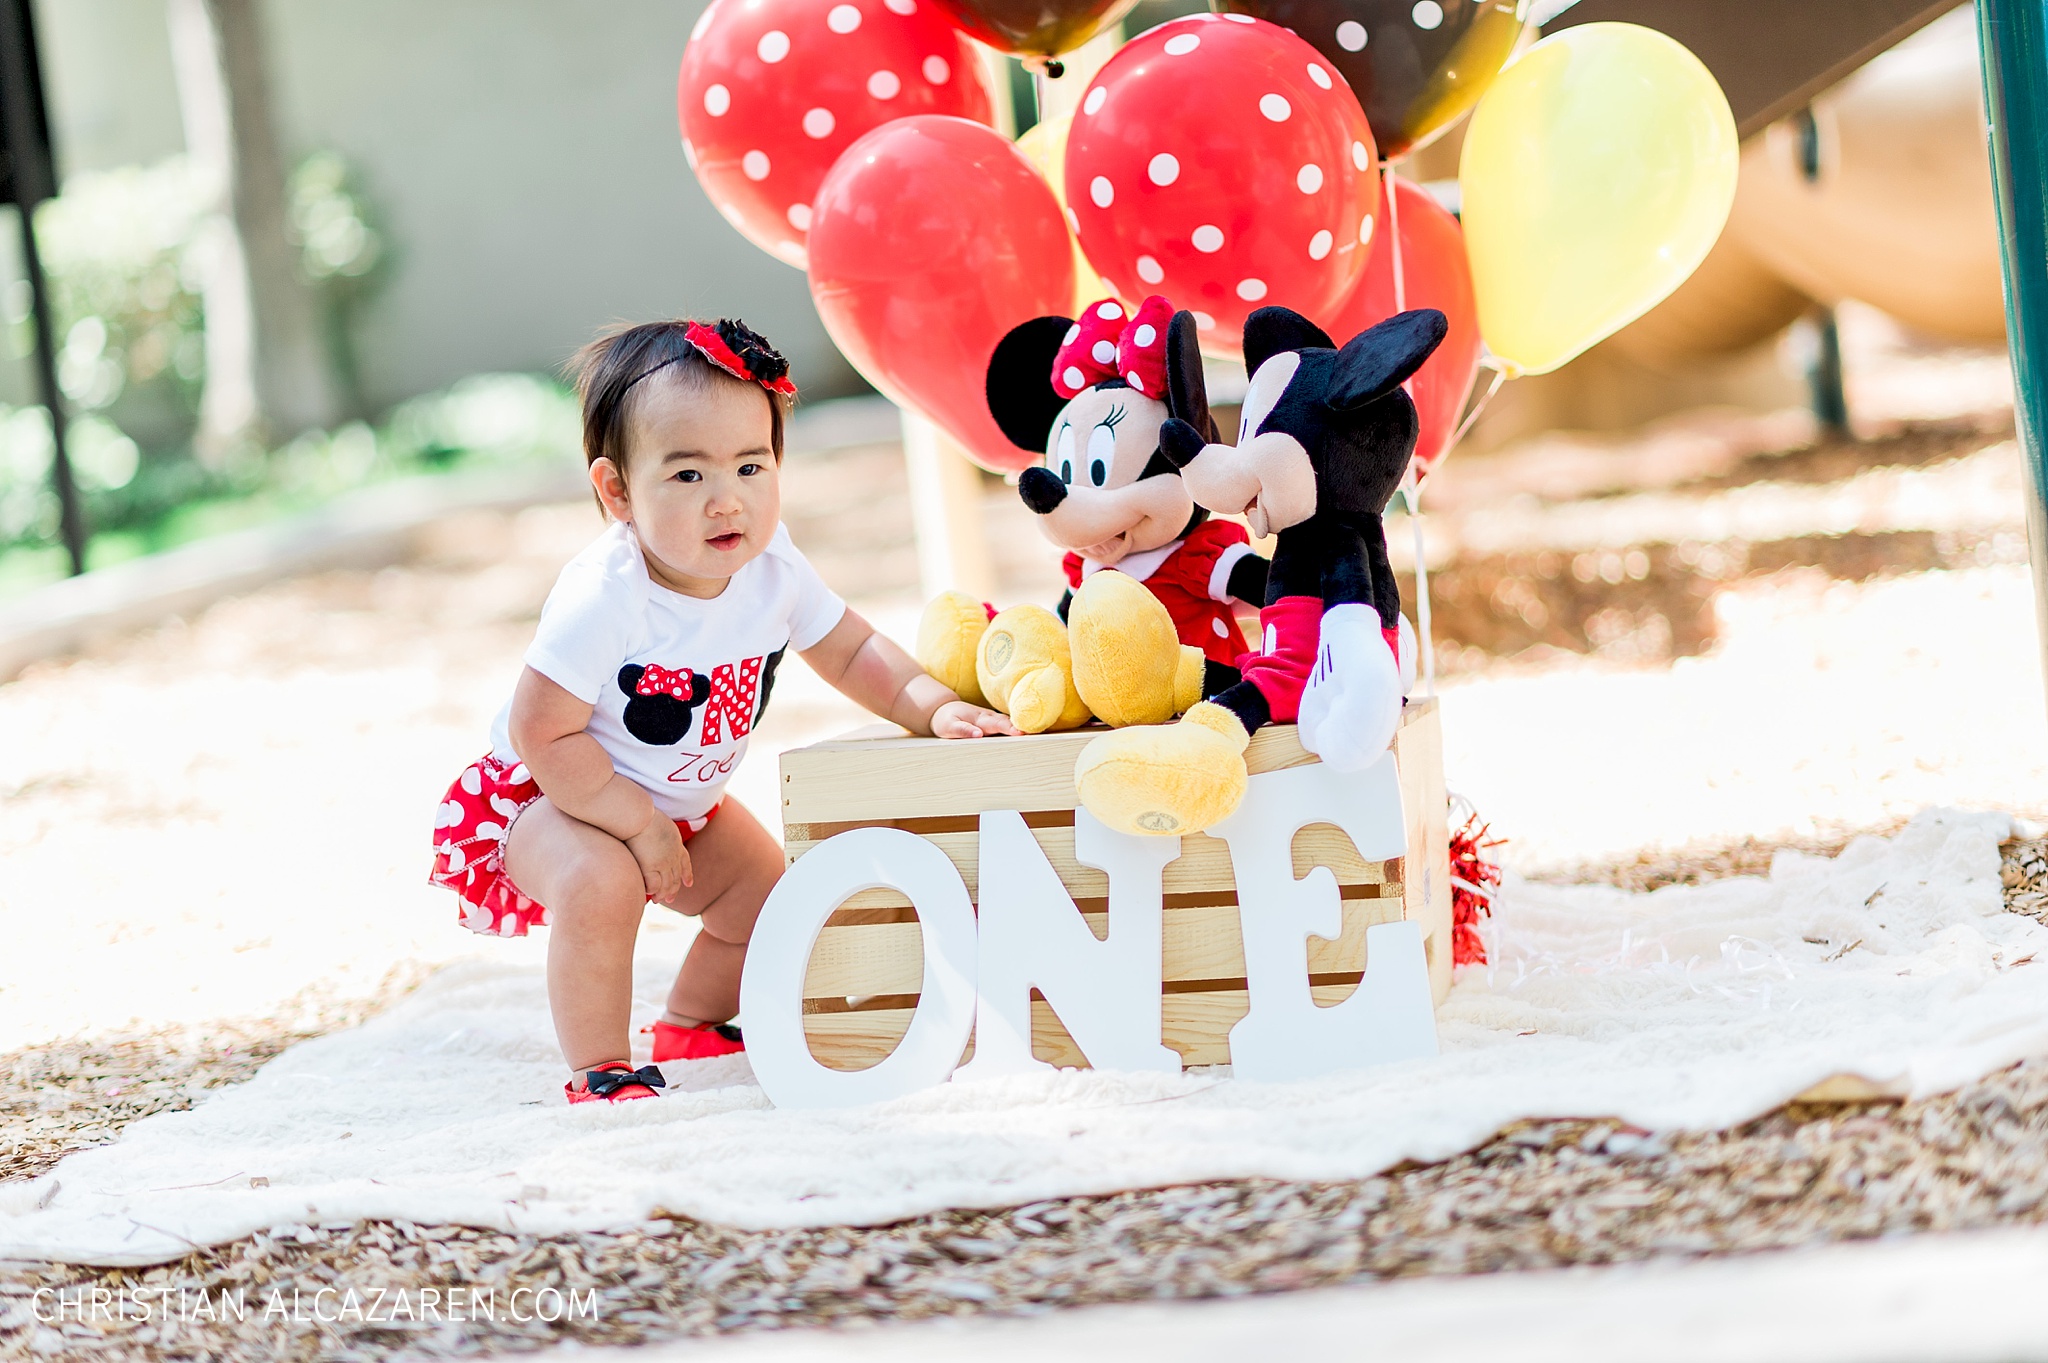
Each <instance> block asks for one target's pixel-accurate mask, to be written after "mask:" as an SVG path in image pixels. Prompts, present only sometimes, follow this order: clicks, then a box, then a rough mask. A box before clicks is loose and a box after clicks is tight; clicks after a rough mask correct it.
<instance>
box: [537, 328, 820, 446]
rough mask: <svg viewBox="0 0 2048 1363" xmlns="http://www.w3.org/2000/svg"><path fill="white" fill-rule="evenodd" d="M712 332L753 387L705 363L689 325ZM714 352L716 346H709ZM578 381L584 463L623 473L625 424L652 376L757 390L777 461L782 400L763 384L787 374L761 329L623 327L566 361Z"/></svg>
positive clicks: (711, 363)
mask: <svg viewBox="0 0 2048 1363" xmlns="http://www.w3.org/2000/svg"><path fill="white" fill-rule="evenodd" d="M697 325H703V326H707V327H709V328H710V329H711V330H712V331H714V332H716V333H717V334H718V338H719V340H721V341H723V342H724V343H725V345H726V346H727V348H728V349H730V350H731V351H732V353H733V354H734V355H737V356H738V357H739V359H740V361H741V362H742V363H743V364H744V365H745V366H746V369H747V372H748V373H750V374H752V375H753V378H754V382H753V383H748V381H747V380H746V379H742V378H738V377H736V376H735V375H733V374H731V373H730V372H728V371H727V370H726V369H724V368H722V367H721V366H720V365H718V364H714V363H713V362H712V361H711V360H710V359H709V358H707V357H706V356H705V354H704V352H703V351H702V350H701V349H700V348H699V347H698V346H697V345H696V344H695V343H694V342H692V341H691V340H690V337H689V331H690V328H691V327H693V326H697ZM714 348H715V347H714ZM568 368H569V372H570V374H571V375H572V376H573V377H574V378H575V380H576V393H577V396H578V397H580V398H581V399H582V402H583V460H584V462H585V463H586V464H595V463H596V462H597V461H598V460H600V459H610V460H611V461H612V463H613V464H614V465H615V466H616V467H617V468H618V469H619V470H620V472H622V473H623V472H624V471H625V468H626V424H627V421H628V418H629V417H630V416H631V415H632V401H633V397H634V394H635V393H636V392H638V391H639V390H640V384H641V381H642V380H644V379H647V378H650V377H652V376H653V375H654V374H655V373H656V372H657V371H658V372H660V373H661V374H663V375H667V376H672V377H674V378H677V379H681V380H682V381H683V382H685V383H692V384H700V383H714V382H724V383H746V384H747V386H748V387H757V386H758V387H760V390H761V396H762V397H764V398H766V399H767V400H768V419H769V444H770V447H771V448H773V449H774V451H775V458H776V459H777V460H778V461H779V460H780V459H781V458H782V426H783V419H784V410H783V408H784V402H785V399H784V397H783V395H782V394H781V393H778V392H772V391H770V390H769V389H768V388H767V387H766V385H768V384H773V383H777V382H778V381H780V380H782V379H784V378H786V377H787V376H788V374H789V361H787V360H785V359H783V358H782V356H781V355H780V354H779V353H777V352H776V350H775V348H774V347H773V346H771V345H769V344H768V342H767V340H766V338H764V337H763V336H762V335H761V334H760V333H759V332H757V331H755V330H754V329H753V328H751V327H749V326H748V325H747V324H746V323H745V322H742V321H740V320H738V319H737V318H734V319H731V320H725V319H721V320H719V321H716V322H706V323H702V324H699V323H694V322H691V321H690V320H688V319H687V318H685V319H679V320H676V321H670V322H641V323H639V324H637V325H634V326H626V327H621V328H619V329H618V330H616V331H612V332H608V333H607V334H605V335H603V336H600V337H598V338H597V339H596V340H595V341H592V342H591V343H590V344H589V345H587V346H584V347H583V348H582V349H581V350H579V351H577V352H576V354H575V355H574V357H572V358H571V359H570V361H569V366H568Z"/></svg>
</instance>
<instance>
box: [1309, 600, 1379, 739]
mask: <svg viewBox="0 0 2048 1363" xmlns="http://www.w3.org/2000/svg"><path fill="white" fill-rule="evenodd" d="M1401 690H1402V687H1401V673H1400V669H1399V668H1398V667H1397V666H1396V664H1395V661H1394V653H1393V650H1392V649H1390V648H1388V647H1387V640H1386V636H1385V635H1383V634H1381V633H1380V615H1379V612H1378V611H1377V610H1375V609H1373V608H1372V607H1371V606H1368V605H1364V604H1361V603H1347V604H1344V605H1341V606H1332V607H1331V608H1330V609H1329V610H1327V611H1324V612H1323V624H1322V640H1321V642H1320V643H1319V644H1318V645H1317V648H1316V665H1315V670H1314V671H1312V672H1310V673H1309V677H1308V685H1307V686H1306V687H1305V688H1303V690H1302V693H1301V714H1300V721H1299V722H1300V725H1301V746H1302V747H1304V748H1307V749H1308V750H1309V751H1310V752H1312V753H1314V754H1315V755H1316V756H1318V757H1320V758H1322V759H1323V761H1324V762H1326V763H1328V764H1329V765H1330V766H1332V767H1335V768H1336V769H1337V770H1338V771H1363V770H1364V769H1365V768H1366V767H1368V766H1370V765H1372V763H1373V762H1374V761H1375V760H1377V759H1378V757H1379V755H1380V754H1381V753H1383V752H1385V751H1386V750H1387V745H1388V744H1390V743H1392V742H1393V741H1394V730H1395V729H1396V728H1397V727H1399V725H1400V723H1401Z"/></svg>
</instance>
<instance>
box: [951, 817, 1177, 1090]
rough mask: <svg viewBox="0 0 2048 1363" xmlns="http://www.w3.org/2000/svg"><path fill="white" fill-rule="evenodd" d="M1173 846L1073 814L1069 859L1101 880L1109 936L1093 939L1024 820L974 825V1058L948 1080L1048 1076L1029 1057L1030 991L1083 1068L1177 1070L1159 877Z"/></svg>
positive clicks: (1006, 819)
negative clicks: (1164, 1015)
mask: <svg viewBox="0 0 2048 1363" xmlns="http://www.w3.org/2000/svg"><path fill="white" fill-rule="evenodd" d="M1179 855H1180V839H1179V838H1137V837H1131V836H1128V835H1126V834H1122V833H1115V832H1112V831H1110V830H1109V829H1107V828H1105V827H1103V826H1102V825H1101V824H1100V823H1097V822H1096V821H1095V819H1094V818H1093V817H1091V816H1090V815H1089V813H1088V811H1087V810H1085V809H1078V810H1075V811H1074V858H1075V860H1076V861H1078V862H1080V863H1081V864H1082V865H1083V866H1092V867H1094V868H1095V869H1097V870H1099V871H1104V872H1107V873H1108V875H1109V937H1108V939H1107V940H1098V939H1097V938H1096V936H1095V934H1094V933H1093V932H1092V931H1090V930H1089V927H1088V921H1087V920H1086V919H1085V918H1083V917H1082V916H1081V910H1080V908H1079V907H1078V906H1077V905H1075V903H1074V901H1073V898H1072V897H1071V896H1070V895H1068V893H1067V889H1066V886H1064V885H1062V884H1061V883H1060V878H1059V874H1058V872H1056V871H1055V870H1054V869H1053V866H1052V863H1051V862H1050V861H1049V860H1047V859H1046V855H1045V851H1044V849H1042V848H1041V847H1040V846H1039V845H1038V841H1037V839H1035V838H1034V837H1032V835H1031V830H1030V829H1029V828H1026V827H1025V826H1024V818H1023V816H1022V815H1020V814H1018V813H1016V812H1014V811H1012V810H1007V809H1005V810H995V811H991V812H988V813H984V814H983V815H982V816H981V843H980V857H981V866H980V874H979V880H980V884H981V903H980V906H979V907H980V914H979V918H980V928H981V932H980V938H979V942H978V944H977V949H976V955H975V987H976V991H977V998H976V1002H975V1013H974V1018H975V1031H974V1058H973V1059H972V1060H970V1061H968V1062H967V1064H966V1065H965V1066H963V1067H962V1068H961V1069H960V1070H959V1072H958V1073H957V1075H956V1076H955V1077H956V1078H959V1079H978V1078H990V1077H993V1076H996V1075H1005V1074H1020V1073H1024V1072H1027V1071H1030V1070H1045V1069H1050V1068H1052V1067H1051V1066H1050V1065H1047V1064H1046V1063H1045V1062H1044V1061H1042V1060H1039V1059H1037V1058H1036V1057H1035V1056H1033V1055H1032V1054H1031V991H1032V989H1034V988H1036V989H1037V990H1038V991H1039V992H1040V993H1041V994H1043V995H1045V1000H1046V1002H1047V1003H1048V1004H1050V1005H1051V1007H1052V1010H1053V1012H1054V1013H1056V1014H1058V1015H1059V1019H1060V1022H1061V1023H1062V1024H1063V1025H1064V1026H1065V1027H1066V1029H1067V1031H1068V1033H1069V1034H1070V1035H1071V1036H1072V1037H1073V1038H1074V1041H1075V1043H1076V1044H1078V1045H1079V1046H1080V1048H1081V1051H1082V1054H1084V1055H1086V1056H1087V1057H1088V1062H1089V1063H1090V1064H1091V1065H1095V1066H1097V1067H1099V1068H1102V1069H1118V1070H1160V1071H1164V1072H1166V1073H1169V1074H1178V1073H1179V1072H1180V1056H1179V1055H1178V1054H1176V1053H1175V1052H1173V1051H1172V1050H1170V1049H1168V1048H1167V1047H1166V1046H1165V1045H1163V1044H1161V1042H1160V1039H1159V1036H1160V1017H1159V1014H1160V993H1161V987H1160V976H1161V974H1162V973H1163V972H1162V969H1161V931H1162V923H1161V912H1162V907H1161V906H1162V902H1163V901H1162V895H1161V882H1162V874H1163V872H1164V871H1165V869H1166V864H1167V863H1168V862H1170V861H1172V860H1173V859H1174V858H1176V857H1178V856H1179Z"/></svg>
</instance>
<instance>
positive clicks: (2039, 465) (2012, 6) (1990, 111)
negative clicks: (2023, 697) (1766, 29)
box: [1977, 0, 2048, 673]
mask: <svg viewBox="0 0 2048 1363" xmlns="http://www.w3.org/2000/svg"><path fill="white" fill-rule="evenodd" d="M1977 33H1978V38H1979V40H1980V43H1981V46H1982V48H1983V54H1984V102H1985V105H1986V114H1987V116H1988V118H1989V120H1990V124H1991V179H1992V185H1993V187H1994V189H1995V190H1996V193H1997V197H1998V226H1999V230H2000V233H2001V235H2002V238H2003V241H2002V245H2003V247H2004V249H2003V251H2002V255H2003V257H2004V268H2005V333H2006V346H2007V349H2008V350H2009V351H2010V353H2011V355H2012V376H2013V398H2014V401H2013V414H2014V418H2015V420H2016V423H2017V425H2018V427H2019V437H2020V447H2021V449H2023V450H2024V451H2025V452H2026V458H2027V469H2028V472H2029V474H2030V475H2031V478H2030V480H2029V481H2030V487H2029V492H2030V494H2031V495H2030V496H2029V497H2028V498H2027V544H2028V547H2029V550H2030V556H2031V558H2032V561H2033V567H2034V612H2035V620H2036V623H2037V625H2038V626H2039V630H2040V634H2039V639H2040V644H2041V647H2042V649H2043V667H2044V673H2048V450H2044V448H2043V445H2042V440H2043V438H2044V437H2048V389H2044V388H2043V386H2042V385H2043V383H2044V382H2048V0H1978V3H1977Z"/></svg>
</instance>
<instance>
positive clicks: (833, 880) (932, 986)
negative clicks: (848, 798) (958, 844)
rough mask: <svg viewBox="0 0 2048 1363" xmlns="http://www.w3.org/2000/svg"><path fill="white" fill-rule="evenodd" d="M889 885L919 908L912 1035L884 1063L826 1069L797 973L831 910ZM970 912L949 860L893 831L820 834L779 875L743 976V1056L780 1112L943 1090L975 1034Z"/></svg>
mask: <svg viewBox="0 0 2048 1363" xmlns="http://www.w3.org/2000/svg"><path fill="white" fill-rule="evenodd" d="M874 889H892V890H896V891H899V892H901V893H902V894H904V895H906V896H907V897H908V898H909V900H910V903H911V906H912V907H913V908H915V909H916V910H917V921H918V926H919V928H920V930H921V931H922V932H923V935H924V982H923V985H922V988H921V990H920V996H919V998H918V1004H917V1012H916V1014H915V1015H914V1016H913V1017H912V1018H911V1020H910V1030H909V1031H908V1032H905V1033H904V1035H903V1040H902V1041H901V1042H899V1043H898V1044H897V1047H896V1049H895V1050H894V1051H893V1052H891V1053H890V1054H889V1056H888V1057H887V1058H886V1059H884V1060H883V1061H882V1062H881V1063H880V1064H877V1065H873V1066H870V1067H869V1068H867V1069H864V1070H853V1071H846V1070H834V1069H829V1068H827V1067H826V1066H824V1065H821V1064H819V1063H818V1060H817V1058H816V1057H815V1056H813V1055H812V1054H811V1048H810V1046H809V1044H808V1043H806V1041H805V1040H804V972H805V971H806V970H807V969H808V968H809V966H810V961H811V948H812V947H813V946H815V945H816V944H817V940H818V933H819V932H820V931H822V930H823V929H824V926H825V920H826V919H828V918H830V917H831V916H832V912H833V910H835V909H837V908H838V907H839V906H840V905H841V904H843V903H845V902H846V901H847V900H848V899H850V898H851V897H853V896H854V895H856V894H859V893H860V892H861V891H862V890H874ZM974 937H975V926H974V906H973V905H972V904H971V903H970V902H969V901H968V898H967V885H966V882H965V881H963V880H961V878H960V872H959V871H958V870H956V869H955V868H954V866H953V863H952V862H951V861H948V860H947V859H946V854H945V853H944V852H941V851H940V850H939V849H938V848H937V847H936V846H934V845H933V844H931V843H929V842H926V841H925V840H924V839H923V838H920V837H918V836H917V835H916V834H914V833H906V832H904V831H903V830H902V829H900V828H856V829H853V830H852V831H850V832H846V833H841V834H839V835H838V836H836V837H832V838H827V839H826V840H825V841H824V842H821V843H819V844H818V845H817V846H816V847H813V848H812V849H811V850H810V851H808V852H806V853H805V854H804V855H803V856H802V857H800V858H798V859H797V863H796V865H794V866H792V867H790V868H789V870H788V871H786V872H784V873H783V877H782V879H781V880H780V881H778V882H777V883H776V886H775V889H774V891H773V892H772V893H771V894H769V896H768V902H767V903H766V904H764V905H762V906H761V916H760V918H759V919H758V920H757V921H756V923H755V925H754V935H753V939H752V941H751V942H750V943H749V944H748V946H747V964H746V971H745V973H744V974H743V975H742V976H741V979H740V1019H741V1021H742V1022H744V1023H745V1024H746V1029H747V1059H748V1060H749V1061H750V1062H752V1064H753V1068H754V1077H755V1078H756V1079H758V1080H759V1081H760V1084H761V1089H762V1091H763V1092H764V1093H766V1094H767V1095H768V1100H769V1101H770V1102H772V1103H774V1104H775V1105H776V1106H777V1107H785V1108H827V1107H856V1106H859V1105H860V1104H863V1103H879V1102H884V1101H886V1100H888V1099H890V1098H900V1097H902V1096H903V1095H905V1094H907V1093H915V1092H917V1091H918V1090H919V1089H924V1088H930V1087H931V1086H932V1085H934V1084H941V1083H944V1082H945V1081H946V1079H947V1078H948V1077H950V1076H951V1075H952V1073H953V1070H954V1067H955V1066H957V1065H958V1064H959V1063H960V1053H961V1052H962V1051H963V1050H965V1049H966V1047H967V1037H968V1034H969V1033H970V1032H971V1031H972V1030H973V1028H974V945H975V942H974Z"/></svg>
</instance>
